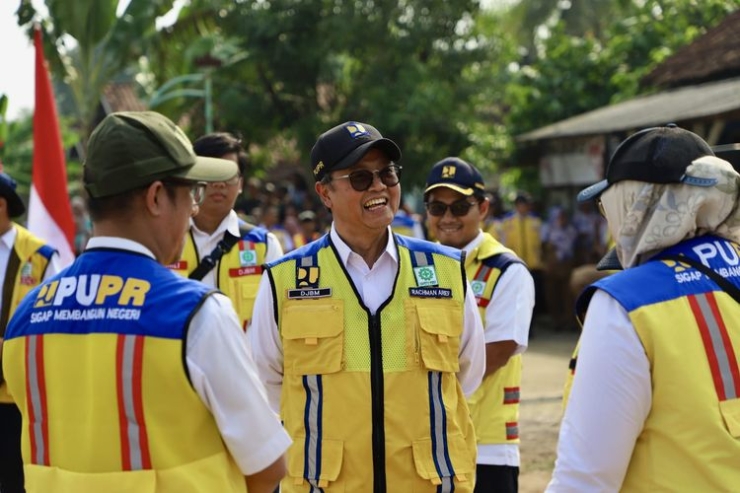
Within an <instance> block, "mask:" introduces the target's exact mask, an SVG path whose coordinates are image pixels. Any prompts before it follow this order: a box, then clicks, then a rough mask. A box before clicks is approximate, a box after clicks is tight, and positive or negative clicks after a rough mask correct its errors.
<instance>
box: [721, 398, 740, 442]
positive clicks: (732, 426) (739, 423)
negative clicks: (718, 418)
mask: <svg viewBox="0 0 740 493" xmlns="http://www.w3.org/2000/svg"><path fill="white" fill-rule="evenodd" d="M719 412H720V413H721V414H722V420H723V421H724V422H725V427H727V431H729V432H730V435H732V437H733V438H740V399H728V400H726V401H719Z"/></svg>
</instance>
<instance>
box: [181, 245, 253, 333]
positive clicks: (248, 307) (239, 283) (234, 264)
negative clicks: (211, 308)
mask: <svg viewBox="0 0 740 493" xmlns="http://www.w3.org/2000/svg"><path fill="white" fill-rule="evenodd" d="M254 248H255V253H256V254H257V261H256V266H252V267H241V265H240V263H239V244H238V243H237V244H236V245H234V246H233V247H232V248H231V250H229V253H227V254H226V255H224V256H223V257H221V260H220V261H219V262H218V265H217V266H216V267H214V269H215V270H216V287H217V288H218V289H219V290H221V291H222V292H223V293H224V294H225V295H226V296H228V297H229V299H230V300H231V303H232V305H234V309H235V310H236V313H237V315H239V322H240V323H241V326H242V328H243V329H245V330H246V328H247V326H248V325H249V322H250V321H251V320H252V312H253V311H254V300H255V298H256V297H257V289H258V288H259V282H260V278H261V277H262V276H261V272H262V270H261V266H262V264H264V263H265V255H266V253H267V244H266V243H259V242H255V243H254ZM209 253H211V252H206V255H207V254H209ZM199 262H200V257H199V256H198V254H197V252H196V249H195V242H194V241H193V236H192V234H188V235H186V238H185V248H184V249H183V252H182V258H181V259H180V261H179V262H177V263H176V264H175V268H173V269H172V270H174V271H175V272H177V273H178V274H180V275H181V276H183V277H188V276H189V275H190V273H191V272H193V271H194V270H195V268H196V267H197V266H198V263H199ZM240 269H241V272H242V273H245V272H251V271H254V273H248V274H247V275H238V274H239V270H240Z"/></svg>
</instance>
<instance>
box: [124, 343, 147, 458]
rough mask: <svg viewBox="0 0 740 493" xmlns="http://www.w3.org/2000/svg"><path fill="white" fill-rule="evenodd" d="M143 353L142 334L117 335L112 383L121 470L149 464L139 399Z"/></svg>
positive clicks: (142, 408) (142, 407) (140, 397)
mask: <svg viewBox="0 0 740 493" xmlns="http://www.w3.org/2000/svg"><path fill="white" fill-rule="evenodd" d="M143 355H144V337H143V336H135V335H124V334H120V335H119V336H118V344H117V346H116V387H117V390H118V417H119V423H120V426H121V430H120V431H121V463H122V466H123V470H124V471H132V470H133V471H136V470H141V469H151V468H152V462H151V458H150V456H149V441H148V439H147V432H146V423H145V422H144V406H143V402H142V389H141V372H142V358H143Z"/></svg>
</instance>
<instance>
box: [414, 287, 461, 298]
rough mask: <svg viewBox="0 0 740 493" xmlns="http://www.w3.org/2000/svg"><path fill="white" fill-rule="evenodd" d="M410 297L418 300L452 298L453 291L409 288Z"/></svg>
mask: <svg viewBox="0 0 740 493" xmlns="http://www.w3.org/2000/svg"><path fill="white" fill-rule="evenodd" d="M409 295H411V296H414V297H416V298H452V290H451V289H445V288H409Z"/></svg>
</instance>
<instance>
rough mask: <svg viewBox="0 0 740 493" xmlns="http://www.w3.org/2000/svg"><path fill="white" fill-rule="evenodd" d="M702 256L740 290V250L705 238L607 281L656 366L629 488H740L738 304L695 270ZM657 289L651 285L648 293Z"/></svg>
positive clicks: (606, 286) (588, 294)
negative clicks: (669, 257)
mask: <svg viewBox="0 0 740 493" xmlns="http://www.w3.org/2000/svg"><path fill="white" fill-rule="evenodd" d="M667 254H679V255H684V256H687V257H691V258H693V259H698V260H700V261H702V263H704V265H707V266H709V267H711V268H712V269H713V270H714V271H715V272H718V273H719V274H720V275H722V276H723V277H725V278H726V279H727V280H728V281H730V282H731V283H732V284H734V285H735V286H736V287H740V246H739V245H737V244H736V243H732V242H730V241H727V240H724V239H721V238H719V237H716V236H710V235H708V236H701V237H698V238H694V239H691V240H688V241H684V242H682V243H680V244H679V245H677V246H675V247H672V248H670V249H667V250H665V251H663V252H661V254H659V255H658V258H657V259H655V260H651V261H649V262H647V263H645V264H642V265H640V266H638V267H634V268H630V269H627V270H625V271H623V272H620V273H617V274H614V275H612V276H610V277H607V278H604V279H602V280H600V281H598V282H597V283H595V284H594V285H593V287H592V288H589V289H588V290H587V291H586V292H585V293H584V297H583V299H582V300H580V301H579V302H580V303H587V302H588V300H589V299H590V297H591V295H592V294H593V290H594V289H596V288H598V289H603V290H604V291H606V292H607V293H608V294H609V295H610V296H612V297H613V298H614V299H616V300H617V301H618V302H619V303H620V305H622V307H624V309H625V310H626V311H627V313H628V315H629V318H630V321H631V322H632V325H633V326H634V328H635V330H636V332H637V335H638V336H639V338H640V341H641V343H642V345H643V347H644V349H645V353H646V355H647V358H648V360H649V362H650V372H651V378H652V391H653V396H652V397H653V400H652V407H651V410H650V414H649V415H648V417H647V419H646V421H645V424H644V426H643V430H642V432H641V433H640V435H639V436H638V438H637V441H636V443H635V448H634V450H633V453H632V459H631V461H630V465H629V468H628V469H627V473H626V475H625V479H624V484H623V486H622V490H623V491H638V492H639V491H645V492H653V491H737V490H738V487H739V485H740V369H739V368H738V367H739V366H740V361H739V360H738V356H739V355H740V308H738V304H737V302H735V301H734V300H733V299H732V298H731V297H730V296H729V295H728V294H727V293H725V292H724V291H722V290H721V289H720V288H719V287H718V286H717V285H716V284H715V283H714V282H713V281H711V280H710V279H709V278H708V277H706V276H705V275H704V274H702V273H701V272H699V271H698V270H697V269H695V268H693V267H691V266H689V265H688V264H684V263H677V262H675V261H673V260H660V257H663V256H665V255H667ZM642 286H649V289H642V288H641V287H642Z"/></svg>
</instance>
